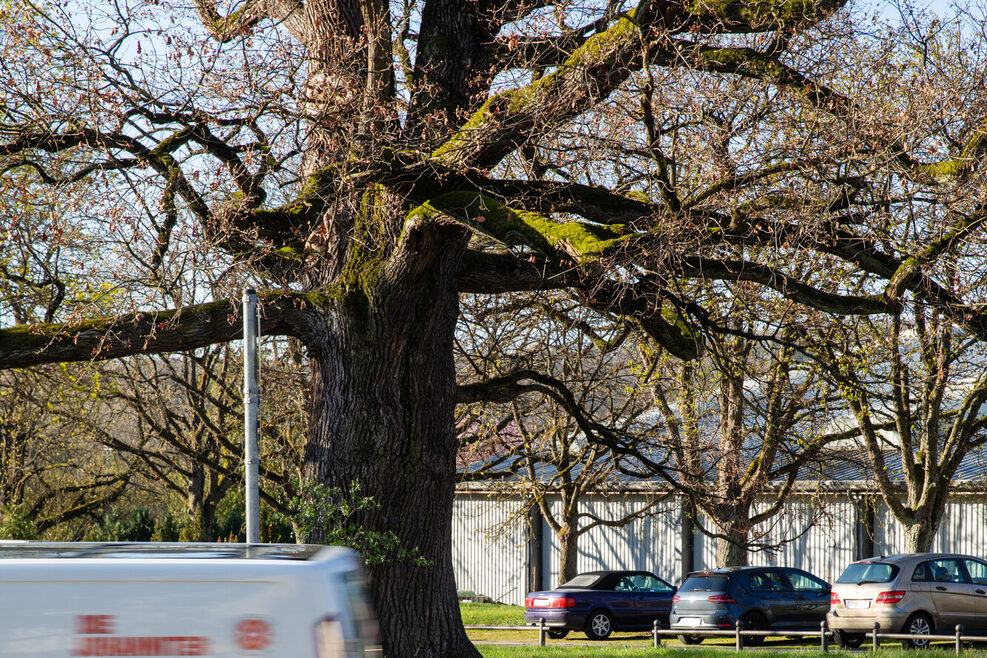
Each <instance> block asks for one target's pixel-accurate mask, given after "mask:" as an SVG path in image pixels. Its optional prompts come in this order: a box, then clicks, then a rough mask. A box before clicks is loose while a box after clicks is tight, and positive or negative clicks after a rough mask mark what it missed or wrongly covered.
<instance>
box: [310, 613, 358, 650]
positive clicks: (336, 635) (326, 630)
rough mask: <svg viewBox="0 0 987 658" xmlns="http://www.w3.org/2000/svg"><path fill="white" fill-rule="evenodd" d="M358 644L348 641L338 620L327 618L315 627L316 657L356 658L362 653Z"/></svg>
mask: <svg viewBox="0 0 987 658" xmlns="http://www.w3.org/2000/svg"><path fill="white" fill-rule="evenodd" d="M358 645H359V643H358V642H354V641H352V640H347V639H346V636H345V634H344V633H343V625H342V624H341V623H339V620H338V619H332V618H326V619H323V620H322V621H320V622H319V623H318V624H316V625H315V655H316V656H318V658H351V657H352V658H356V657H357V656H358V655H360V654H361V653H362V651H361V650H360V647H359V646H358Z"/></svg>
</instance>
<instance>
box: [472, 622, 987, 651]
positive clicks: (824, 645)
mask: <svg viewBox="0 0 987 658" xmlns="http://www.w3.org/2000/svg"><path fill="white" fill-rule="evenodd" d="M466 629H467V630H477V631H531V630H537V631H538V645H539V646H545V638H546V636H547V635H548V632H549V631H551V630H553V627H550V626H548V625H546V624H545V618H544V617H542V618H541V619H540V620H539V622H538V624H532V625H528V626H483V625H476V624H469V625H467V626H466ZM880 629H881V625H880V624H879V623H877V622H874V628H873V630H872V631H871V632H869V633H864V637H866V638H869V639H870V640H871V647H872V648H873V649H875V650H876V649H878V648H880V646H881V640H914V639H917V638H919V639H923V640H925V639H927V640H929V641H930V642H932V641H933V640H943V641H948V640H952V641H953V644H954V650H955V652H956V655H957V656H958V655H960V653H961V652H962V651H963V642H987V636H980V635H964V634H963V626H962V624H960V625H958V626H957V627H956V632H955V633H954V634H953V635H911V634H908V633H880V632H879V631H880ZM650 633H651V636H652V639H653V642H654V648H655V649H658V648H660V647H661V638H662V636H665V635H700V636H704V637H731V636H733V637H734V647H735V649H736V650H737V651H743V649H744V638H745V637H751V636H761V637H796V636H798V637H818V638H819V647H820V649H822V651H823V653H828V652H829V644H830V640H831V639H832V637H833V631H831V630H829V629H828V628H826V622H822V623H821V624H819V630H818V631H754V630H744V626H743V623H742V622H740V621H739V620H738V621H737V624H736V627H735V628H734V629H733V630H712V629H710V630H705V629H695V630H693V629H688V630H687V629H682V628H677V629H663V628H662V627H661V622H659V621H658V620H657V619H656V620H655V621H654V624H653V626H652V628H651V631H650Z"/></svg>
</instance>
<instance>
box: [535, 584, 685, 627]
mask: <svg viewBox="0 0 987 658" xmlns="http://www.w3.org/2000/svg"><path fill="white" fill-rule="evenodd" d="M674 594H675V588H674V587H672V586H671V585H669V584H668V583H666V582H665V581H664V580H662V579H661V578H659V577H658V576H656V575H654V574H653V573H650V572H647V571H587V572H586V573H581V574H579V575H578V576H576V577H575V578H573V579H572V580H570V581H569V582H567V583H565V584H564V585H560V586H559V587H558V588H556V589H553V590H549V591H545V592H531V593H530V594H528V596H527V597H525V599H524V623H526V624H531V625H538V624H539V623H540V621H541V620H542V619H544V620H545V625H546V626H548V628H549V629H550V630H549V631H548V634H549V636H550V637H554V638H563V637H565V636H566V635H567V634H568V633H569V631H571V630H574V631H583V632H585V633H586V636H587V637H588V638H589V639H591V640H603V639H606V638H607V637H609V636H610V633H612V632H613V631H640V630H650V629H651V627H652V626H653V625H654V622H655V620H656V619H657V620H658V621H659V622H660V623H661V625H662V626H663V627H664V628H668V613H669V611H670V610H671V609H672V596H674Z"/></svg>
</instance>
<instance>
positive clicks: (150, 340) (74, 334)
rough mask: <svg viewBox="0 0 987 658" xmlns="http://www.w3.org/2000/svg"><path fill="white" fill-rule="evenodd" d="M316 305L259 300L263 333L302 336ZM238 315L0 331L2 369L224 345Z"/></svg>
mask: <svg viewBox="0 0 987 658" xmlns="http://www.w3.org/2000/svg"><path fill="white" fill-rule="evenodd" d="M318 303H325V300H321V298H320V297H319V296H318V295H304V294H292V293H286V294H278V293H270V294H264V295H261V312H262V318H263V330H264V333H265V334H267V335H277V336H299V337H300V336H304V335H305V333H306V327H307V326H308V323H307V320H306V310H305V309H306V308H308V307H309V306H311V305H312V304H318ZM240 314H241V304H240V303H239V301H233V300H223V301H218V302H213V303H211V304H201V305H197V306H187V307H184V308H181V309H172V310H167V311H149V312H146V313H130V314H128V315H122V316H119V317H115V318H99V319H95V320H86V321H84V322H77V323H65V324H35V325H25V326H16V327H10V328H7V329H0V369H7V368H23V367H27V366H33V365H38V364H42V363H59V362H70V361H99V360H104V359H112V358H118V357H122V356H131V355H134V354H160V353H163V352H176V351H181V350H190V349H195V348H197V347H205V346H207V345H213V344H216V343H223V342H228V341H231V340H236V339H238V338H240V337H242V334H243V327H242V321H241V319H240Z"/></svg>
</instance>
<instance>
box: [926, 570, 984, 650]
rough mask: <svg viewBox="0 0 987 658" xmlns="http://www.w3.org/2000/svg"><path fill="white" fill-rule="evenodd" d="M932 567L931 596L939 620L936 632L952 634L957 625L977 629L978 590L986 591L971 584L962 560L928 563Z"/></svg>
mask: <svg viewBox="0 0 987 658" xmlns="http://www.w3.org/2000/svg"><path fill="white" fill-rule="evenodd" d="M929 567H930V569H931V571H932V583H930V585H931V586H930V588H929V594H930V595H931V596H932V601H933V603H934V604H935V606H936V612H937V613H938V616H939V622H938V623H937V624H936V632H943V633H949V632H951V631H952V630H953V629H954V628H956V625H957V624H962V625H963V628H972V627H975V626H976V615H977V596H978V595H977V594H976V591H975V590H976V589H977V588H978V587H980V589H983V587H982V586H977V585H974V584H973V583H972V582H970V577H969V576H968V575H967V572H966V569H965V568H964V566H963V560H961V559H959V558H941V559H938V560H929Z"/></svg>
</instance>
